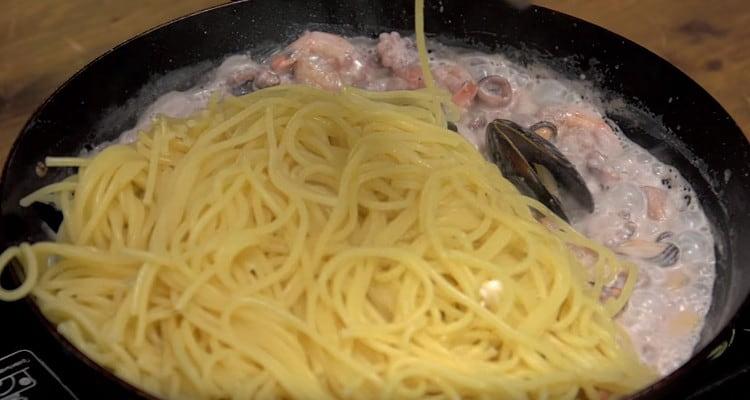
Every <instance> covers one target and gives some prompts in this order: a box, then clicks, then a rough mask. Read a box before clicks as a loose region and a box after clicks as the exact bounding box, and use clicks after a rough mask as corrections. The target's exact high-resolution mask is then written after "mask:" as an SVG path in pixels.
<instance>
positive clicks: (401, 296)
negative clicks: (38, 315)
mask: <svg viewBox="0 0 750 400" xmlns="http://www.w3.org/2000/svg"><path fill="white" fill-rule="evenodd" d="M441 95H442V94H441V93H438V92H437V90H436V89H423V90H417V91H404V92H388V93H374V92H364V91H359V90H356V89H345V90H343V91H341V92H340V93H330V92H324V91H321V90H317V89H313V88H309V87H303V86H281V87H275V88H269V89H264V90H261V91H258V92H254V93H252V94H249V95H247V96H243V97H239V98H234V97H229V98H226V99H224V100H222V101H221V102H214V103H213V104H211V105H210V106H209V107H208V108H207V109H206V110H204V111H202V112H200V113H198V114H196V115H194V116H193V117H191V118H189V119H185V120H172V119H166V118H163V119H160V120H157V121H156V122H155V123H154V124H153V126H152V127H151V128H150V130H149V131H146V132H142V133H141V134H140V136H139V138H138V140H137V142H135V143H133V144H129V145H112V146H109V147H107V148H105V149H104V150H103V151H101V152H100V153H99V154H97V155H95V156H93V157H91V158H85V159H84V158H72V159H71V158H50V159H48V163H49V165H50V166H71V165H74V166H78V167H79V168H78V173H77V174H76V175H73V176H70V177H69V178H67V179H65V180H64V181H61V182H59V183H55V184H52V185H50V186H47V187H44V188H42V189H40V190H38V191H37V192H35V193H33V194H31V195H29V196H28V197H27V198H25V199H24V200H23V204H24V205H27V204H30V203H32V202H46V203H52V204H54V205H56V206H57V207H58V208H59V209H60V210H61V211H62V214H63V216H64V219H63V222H62V225H61V226H60V228H59V231H58V233H57V237H56V240H54V241H50V242H40V243H35V244H21V245H20V246H18V247H13V248H9V249H7V250H6V251H5V252H4V253H3V254H2V256H1V257H0V266H3V267H4V266H6V265H7V264H8V263H9V262H10V261H11V260H12V259H18V260H19V261H20V264H21V265H22V266H23V269H24V271H23V272H24V274H23V275H24V276H25V281H24V283H23V285H21V286H20V287H18V288H16V289H13V290H8V289H2V291H0V299H2V300H6V301H7V300H14V299H17V298H20V297H22V296H24V295H27V294H29V293H31V295H32V296H33V297H34V298H35V300H36V301H37V303H38V304H39V306H40V308H41V309H42V311H43V313H44V314H45V315H46V316H47V317H48V318H49V319H50V320H52V321H53V322H55V323H56V324H57V327H58V329H59V331H60V332H61V333H62V334H63V335H65V337H67V338H68V339H69V340H70V341H71V342H72V343H73V344H74V345H75V346H76V347H77V348H79V349H80V350H81V351H83V352H84V353H85V354H86V355H87V356H89V357H90V358H91V359H93V360H95V361H96V362H97V363H99V364H101V365H103V366H105V367H107V368H109V369H111V370H112V371H114V373H115V374H117V375H118V376H120V377H122V378H124V379H125V380H127V381H129V382H131V383H133V384H135V385H136V386H138V387H140V388H143V389H145V390H147V391H148V392H151V393H153V394H156V395H158V396H164V397H167V398H172V399H199V398H211V399H228V398H252V397H257V398H316V399H318V398H363V399H364V398H373V397H380V398H424V397H431V398H512V399H529V398H533V399H542V398H580V397H588V398H599V394H600V393H601V392H607V393H614V394H618V393H620V394H621V393H628V392H631V391H633V390H635V389H637V388H640V387H643V386H644V385H646V384H647V383H648V382H649V381H650V380H652V379H653V378H654V375H653V374H652V372H650V371H649V370H648V369H646V368H645V367H644V366H643V365H642V364H641V363H640V362H639V361H638V358H637V356H636V354H635V353H634V352H633V350H632V349H631V348H630V345H629V342H628V339H627V337H626V334H624V333H623V332H621V331H620V330H619V328H618V327H617V325H616V324H615V322H613V319H612V316H613V315H614V314H615V313H616V312H618V311H619V309H620V308H622V307H623V305H624V304H625V302H626V300H627V296H628V295H629V292H630V291H631V290H632V287H633V284H634V279H635V272H634V271H632V270H629V268H630V267H629V266H628V265H627V264H623V263H621V262H620V261H618V260H617V259H616V258H615V257H614V256H613V255H612V254H611V253H610V252H609V251H607V250H606V249H604V248H603V247H601V246H600V245H598V244H596V243H594V242H592V241H589V240H588V239H586V238H584V237H582V236H581V235H580V234H578V233H576V232H575V231H574V230H572V228H570V227H569V226H568V225H567V224H565V223H564V222H563V221H561V220H559V219H556V217H555V216H554V215H553V214H551V213H550V212H549V211H547V210H546V209H545V208H544V207H543V206H542V205H540V204H538V203H537V202H535V201H534V200H532V199H529V198H527V197H524V196H522V195H520V194H519V192H518V191H517V190H516V189H515V188H514V187H513V186H512V185H511V184H510V183H509V182H508V181H507V180H505V179H504V178H503V177H502V176H501V174H500V173H499V171H498V169H497V168H496V167H495V166H494V165H492V164H490V163H488V162H486V161H485V160H484V159H483V158H482V156H481V155H480V154H479V153H478V152H477V151H476V150H475V149H474V148H473V147H472V146H471V145H470V144H469V143H468V142H467V141H466V140H464V139H463V138H462V137H461V136H460V135H458V134H456V133H454V132H451V131H449V130H447V129H445V128H444V126H445V124H444V121H443V120H444V118H445V117H444V115H443V114H442V113H441V112H440V111H439V110H440V109H439V108H436V107H435V98H436V96H441ZM532 209H534V210H537V211H536V212H537V213H538V212H541V213H543V214H545V215H546V216H547V217H548V218H550V219H553V220H554V221H555V222H556V225H557V226H558V228H556V229H549V228H547V227H545V225H542V224H540V223H539V222H537V218H535V217H538V215H537V214H535V213H534V212H533V211H532ZM573 245H575V246H578V247H583V248H587V249H590V250H591V251H592V252H595V253H596V254H597V262H596V265H594V267H593V270H590V271H588V272H587V270H586V269H585V268H584V267H583V266H582V265H581V264H580V262H579V261H578V260H577V259H576V258H575V257H574V256H573V255H572V254H571V251H570V250H569V249H570V247H571V246H573ZM623 271H628V272H629V273H628V277H629V278H628V281H627V283H626V286H625V289H624V291H623V294H622V295H621V296H620V297H619V298H617V299H615V300H613V301H611V302H610V303H607V304H600V302H599V300H598V299H599V294H600V293H599V292H600V291H601V288H602V286H603V285H604V284H605V283H606V282H608V281H609V280H611V279H612V278H613V277H615V276H616V275H617V274H618V273H621V272H623ZM590 282H593V285H592V284H591V283H590Z"/></svg>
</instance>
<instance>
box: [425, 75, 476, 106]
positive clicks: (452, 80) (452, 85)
mask: <svg viewBox="0 0 750 400" xmlns="http://www.w3.org/2000/svg"><path fill="white" fill-rule="evenodd" d="M432 73H433V75H434V76H435V81H437V83H438V84H439V85H440V86H442V87H444V88H446V89H448V91H450V92H451V93H452V94H453V97H452V100H453V102H454V103H456V105H458V106H459V107H463V108H468V107H469V106H471V104H472V103H473V102H474V97H475V96H476V95H477V91H478V90H479V86H478V85H477V83H476V81H474V78H473V77H472V76H471V74H470V73H469V71H467V70H466V68H464V67H462V66H460V65H458V64H442V65H439V66H437V67H435V68H432Z"/></svg>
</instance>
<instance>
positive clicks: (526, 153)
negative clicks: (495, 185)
mask: <svg viewBox="0 0 750 400" xmlns="http://www.w3.org/2000/svg"><path fill="white" fill-rule="evenodd" d="M487 147H488V150H487V151H488V154H489V157H490V159H491V160H492V161H493V162H494V163H496V164H497V165H498V166H499V167H500V171H501V172H502V173H503V175H505V177H506V178H507V179H508V180H510V181H511V182H513V183H514V184H515V185H516V187H518V189H519V190H520V191H521V192H522V193H524V194H526V195H527V196H530V197H534V198H537V199H538V200H539V201H541V202H542V204H544V205H545V206H547V207H548V208H549V209H550V210H551V211H552V212H554V213H556V214H557V215H559V216H560V217H562V218H563V219H565V220H567V219H568V217H567V215H566V214H565V212H564V211H563V209H562V205H561V202H560V199H559V196H560V192H561V191H563V192H566V193H568V194H570V195H571V197H572V198H573V199H575V200H576V202H577V203H578V204H579V205H580V206H581V207H582V208H583V209H585V210H587V211H588V212H592V211H593V210H594V199H593V197H592V195H591V192H590V191H589V190H588V188H587V187H586V182H584V180H583V178H582V177H581V175H580V173H579V172H578V171H577V170H576V168H575V167H574V166H573V164H572V163H571V162H570V161H568V159H567V158H566V157H565V156H564V155H563V154H562V153H560V152H559V151H558V150H557V149H556V148H555V146H554V145H552V144H551V143H550V142H548V141H547V140H545V139H544V138H542V137H541V136H539V135H537V134H536V133H534V132H531V131H529V130H526V129H524V128H522V127H521V126H519V125H518V124H516V123H515V122H513V121H509V120H503V119H498V120H495V121H492V122H491V123H490V124H489V125H488V126H487ZM550 175H551V176H552V177H554V182H555V184H554V185H553V184H552V183H551V182H550V183H547V184H546V185H545V181H547V182H549V178H547V179H544V178H543V177H546V176H550ZM557 183H559V184H557Z"/></svg>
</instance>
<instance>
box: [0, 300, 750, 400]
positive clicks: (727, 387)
mask: <svg viewBox="0 0 750 400" xmlns="http://www.w3.org/2000/svg"><path fill="white" fill-rule="evenodd" d="M28 301H29V300H25V301H19V302H15V303H3V302H0V315H1V316H2V319H3V323H2V325H0V327H1V328H0V339H1V340H0V400H27V399H28V400H36V399H43V400H46V399H56V400H71V399H72V400H75V399H79V400H86V399H97V400H98V399H127V398H132V396H133V395H132V392H129V391H128V389H127V388H125V387H123V386H121V385H120V384H118V383H115V382H114V381H110V380H107V379H105V378H103V377H102V375H101V374H100V373H99V372H97V371H96V370H95V369H93V368H91V367H90V366H88V365H87V364H85V363H84V362H82V361H81V360H79V359H78V358H77V357H75V356H74V355H72V353H71V352H70V351H68V350H66V349H65V348H64V347H63V346H62V345H61V344H60V343H59V342H58V341H57V339H56V338H55V337H54V336H53V335H52V334H50V333H49V332H48V331H47V327H46V326H45V325H44V324H43V323H42V321H41V320H40V317H39V316H37V315H36V314H34V313H32V312H31V311H30V309H29V306H28V303H27V302H28ZM733 329H734V334H733V335H732V334H731V331H730V333H729V334H728V335H727V336H728V337H729V338H732V336H733V338H732V339H731V340H727V348H726V349H725V351H724V352H723V353H721V355H718V356H717V357H716V358H715V359H713V360H711V361H707V362H705V363H703V364H701V365H699V366H698V367H697V368H696V370H695V371H693V372H694V373H692V374H691V378H690V379H689V380H688V381H689V382H690V385H689V387H684V388H683V389H681V390H680V392H681V393H684V395H680V396H679V397H672V395H670V398H680V399H688V400H704V399H739V398H746V397H747V396H746V394H743V393H744V392H745V391H746V389H745V388H747V387H748V380H750V357H749V356H750V311H748V310H745V311H744V313H743V315H741V316H740V317H739V318H738V320H737V321H736V322H735V324H734V328H733ZM730 342H731V343H730Z"/></svg>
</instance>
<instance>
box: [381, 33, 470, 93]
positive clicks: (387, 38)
mask: <svg viewBox="0 0 750 400" xmlns="http://www.w3.org/2000/svg"><path fill="white" fill-rule="evenodd" d="M377 50H378V55H379V56H380V62H381V63H382V64H383V66H385V67H388V68H390V69H391V71H393V74H394V75H395V76H396V77H398V78H400V79H402V80H403V81H404V82H405V83H404V85H403V86H405V88H407V89H418V88H422V87H424V76H422V75H423V74H422V67H421V66H420V64H419V56H418V53H417V47H416V45H415V44H414V42H412V41H411V39H408V38H402V37H401V35H399V34H398V32H391V33H382V34H380V41H379V42H378V45H377ZM431 70H432V73H433V75H434V78H435V81H436V82H437V84H438V85H440V86H442V87H444V88H446V89H448V91H450V92H451V93H452V94H453V98H452V99H453V102H454V103H456V105H458V106H460V107H463V108H467V107H469V106H470V105H471V104H472V102H473V101H474V97H475V96H476V94H477V91H478V89H479V87H478V86H477V83H476V81H475V80H474V78H473V77H472V76H471V74H470V73H469V71H467V70H466V69H465V68H463V67H462V66H460V65H458V64H454V63H450V64H448V63H446V64H441V65H438V66H436V67H434V68H431Z"/></svg>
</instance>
